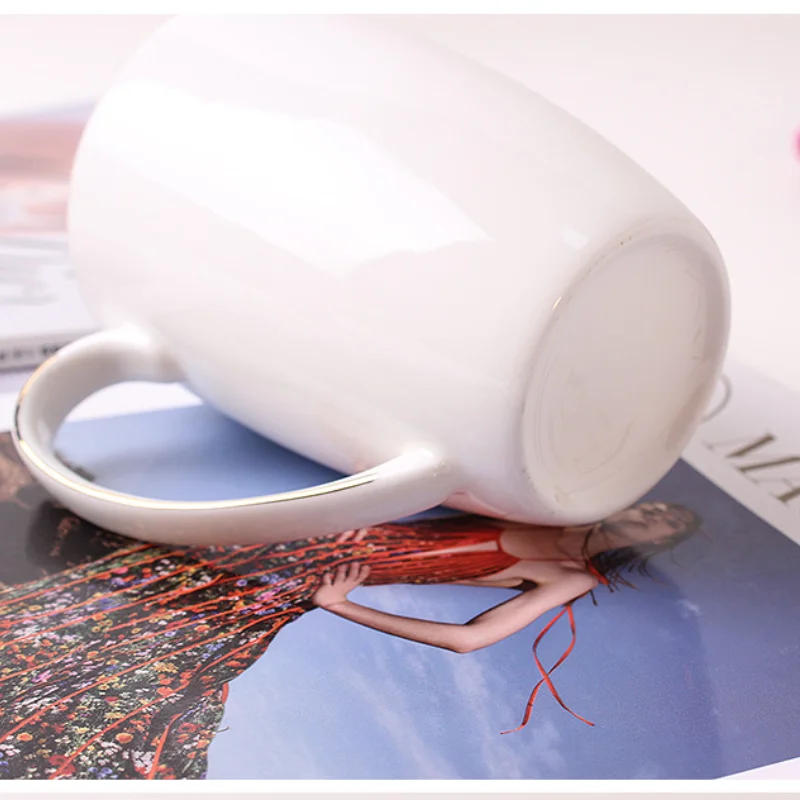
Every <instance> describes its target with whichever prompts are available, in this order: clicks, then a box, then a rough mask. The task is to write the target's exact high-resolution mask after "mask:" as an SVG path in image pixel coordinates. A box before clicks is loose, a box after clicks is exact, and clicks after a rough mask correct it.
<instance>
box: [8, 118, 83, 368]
mask: <svg viewBox="0 0 800 800" xmlns="http://www.w3.org/2000/svg"><path fill="white" fill-rule="evenodd" d="M89 111H90V108H89V107H88V106H86V107H84V106H80V107H76V108H67V109H57V110H52V111H45V112H42V113H39V114H29V115H24V116H17V117H9V118H5V119H0V370H3V369H22V368H26V367H33V366H36V365H37V364H39V363H40V362H41V361H43V360H44V359H45V358H46V357H47V356H48V355H50V354H51V353H52V352H54V351H55V350H57V349H58V348H59V347H61V346H62V345H64V344H66V343H67V342H69V341H71V340H72V339H74V338H76V337H78V336H80V335H82V334H84V333H88V332H90V331H91V330H93V329H94V327H95V323H94V321H93V319H92V318H91V316H90V315H89V313H88V312H87V310H86V308H85V307H84V305H83V302H82V301H81V299H80V295H79V293H78V288H77V284H76V281H75V279H74V275H73V272H72V270H71V269H70V268H69V265H68V259H67V236H66V208H67V194H68V180H69V175H70V170H71V167H72V159H73V157H74V154H75V150H76V148H77V146H78V141H79V139H80V135H81V132H82V130H83V127H84V124H85V122H86V120H87V118H88V115H89Z"/></svg>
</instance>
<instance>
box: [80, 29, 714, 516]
mask: <svg viewBox="0 0 800 800" xmlns="http://www.w3.org/2000/svg"><path fill="white" fill-rule="evenodd" d="M69 236H70V247H71V258H72V262H73V264H74V267H75V269H76V271H77V273H78V278H79V282H80V286H81V290H82V292H83V294H84V297H85V300H86V302H87V304H88V305H89V306H90V308H91V309H92V310H93V311H94V313H95V315H96V316H97V317H98V319H99V320H100V321H101V323H102V324H103V325H104V326H107V327H119V326H132V327H134V328H136V329H137V330H138V331H140V332H141V333H142V334H143V335H145V336H147V337H149V338H150V339H152V341H153V342H155V343H157V344H158V345H159V346H161V347H163V348H164V349H165V350H166V352H168V353H169V354H170V355H171V356H172V358H173V359H174V360H175V361H176V363H177V364H178V365H179V366H180V369H181V372H182V374H183V376H185V379H186V381H187V383H188V384H189V385H190V386H191V387H192V388H193V389H194V390H195V391H196V392H197V393H198V394H199V395H200V396H202V397H203V398H205V399H207V400H208V401H209V402H211V403H212V404H213V405H215V406H216V407H218V408H219V409H220V410H222V411H223V412H225V413H227V414H229V415H230V416H232V417H233V418H235V419H237V420H239V421H240V422H242V423H244V424H246V425H248V426H249V427H251V428H253V429H254V430H256V431H259V432H260V433H262V434H264V435H266V436H268V437H270V438H272V439H274V440H276V441H278V442H280V443H282V444H284V445H286V446H287V447H290V448H292V449H294V450H296V451H298V452H301V453H303V454H304V455H306V456H308V457H310V458H313V459H315V460H317V461H319V462H321V463H324V464H327V465H328V466H331V467H333V468H336V469H338V470H341V471H342V472H346V473H353V472H357V471H358V470H362V469H365V468H367V467H370V466H371V465H373V464H377V463H380V462H382V461H384V460H386V459H388V458H392V457H395V456H396V455H398V453H401V452H403V451H404V449H407V448H409V447H415V446H418V445H420V444H423V445H425V446H428V447H431V448H433V449H435V450H437V451H439V452H442V453H443V454H444V456H445V458H446V459H447V460H448V462H449V463H450V464H451V466H452V468H453V469H455V470H456V471H457V472H458V473H459V475H460V479H459V480H460V485H461V487H463V488H462V489H460V490H459V491H458V492H457V493H454V494H453V496H452V497H451V498H450V499H449V501H448V503H449V504H450V505H453V506H455V507H459V508H463V509H466V510H471V511H477V512H479V513H485V514H490V515H493V516H498V517H505V518H510V519H516V520H522V521H532V522H545V523H554V524H555V523H562V524H571V523H577V522H586V521H589V520H593V519H596V518H599V517H601V516H603V515H604V514H606V513H610V512H612V511H615V510H617V509H618V508H620V507H621V506H623V505H625V504H627V503H629V502H632V501H633V500H635V499H636V498H637V497H638V496H639V495H640V494H641V493H643V492H644V491H646V490H647V489H649V488H650V486H652V485H653V483H655V482H656V481H657V480H658V479H659V478H660V477H661V476H662V475H663V474H664V473H665V472H666V471H667V469H669V467H670V466H671V465H672V464H673V463H674V461H675V460H676V459H677V457H678V456H679V454H680V452H681V450H682V448H683V446H684V445H685V443H686V442H687V440H688V438H689V436H690V435H691V434H692V432H693V431H694V429H695V427H696V425H697V424H698V421H699V418H700V415H701V413H702V410H703V407H704V405H705V403H706V402H707V399H708V397H709V396H710V392H711V390H712V389H713V385H714V381H715V380H716V377H717V375H718V373H719V369H720V366H721V361H722V356H723V353H724V349H725V343H726V336H727V327H728V296H727V284H726V279H725V273H724V268H723V265H722V262H721V259H720V256H719V253H718V251H717V249H716V247H715V245H714V243H713V241H712V239H711V238H710V236H709V235H708V233H707V232H706V231H705V229H704V228H703V227H702V225H701V224H700V223H699V222H698V221H697V220H696V219H695V218H694V217H693V215H692V214H691V213H690V212H689V211H688V210H687V209H686V208H685V207H684V206H682V205H681V204H680V203H679V202H678V201H677V200H676V199H675V198H674V197H673V196H672V195H671V194H669V193H668V192H667V191H666V190H665V189H663V188H662V187H661V186H660V185H659V184H658V183H657V182H656V181H655V180H653V179H652V178H651V177H650V176H649V175H648V174H646V173H645V172H644V171H643V170H641V169H640V168H639V167H638V166H636V165H635V164H634V163H632V162H631V161H630V160H629V159H628V158H627V157H626V156H624V155H623V154H622V153H620V152H619V151H618V150H617V149H616V148H614V147H613V146H612V145H610V144H609V143H608V142H606V141H605V140H604V139H602V138H601V137H600V136H598V135H597V134H596V133H594V132H593V131H591V130H590V129H588V128H587V127H586V126H584V125H583V124H581V123H580V122H578V121H577V120H575V119H574V118H572V117H571V116H569V115H568V114H566V113H565V112H563V111H562V110H560V109H558V108H556V107H554V106H553V105H551V104H550V103H548V102H547V101H546V100H544V99H542V98H541V97H539V96H537V95H535V94H534V93H532V92H531V91H529V90H527V89H526V88H524V87H522V86H520V85H518V84H516V83H514V82H513V81H510V80H508V79H506V78H504V77H502V76H500V75H498V74H496V73H495V72H493V71H491V70H489V69H486V68H484V67H482V66H480V65H478V64H475V63H473V62H470V61H469V60H467V59H464V58H462V57H460V56H457V55H456V54H453V53H450V52H448V51H446V50H444V49H442V48H439V47H437V46H435V45H433V44H430V43H427V42H425V41H423V40H421V39H417V38H414V37H412V36H408V35H406V34H403V33H401V32H398V31H396V30H394V29H392V28H391V27H390V26H389V25H387V24H385V23H382V22H376V21H372V20H367V19H363V18H358V17H352V16H342V17H316V16H298V17H281V16H272V15H264V16H254V17H247V16H240V15H236V16H230V17H213V16H190V17H178V18H175V19H173V20H172V21H170V22H168V23H167V24H166V25H165V26H164V27H163V28H161V29H160V30H159V31H158V32H157V33H156V34H155V35H154V36H153V37H152V38H151V39H150V40H149V41H148V42H147V43H146V44H145V45H144V46H143V47H142V48H141V50H140V51H139V52H138V53H137V54H136V55H135V57H134V58H133V59H132V61H131V62H130V63H129V65H128V66H127V68H126V69H125V70H124V72H123V73H122V74H121V75H120V77H119V79H118V80H117V82H116V83H115V85H114V86H113V87H112V88H111V90H110V91H109V92H108V93H107V94H106V96H105V97H104V98H103V99H102V101H101V102H100V104H99V106H98V108H97V109H96V111H95V112H94V114H93V116H92V118H91V120H90V122H89V125H88V127H87V129H86V132H85V134H84V138H83V140H82V143H81V145H80V148H79V151H78V155H77V159H76V163H75V168H74V174H73V182H72V188H71V200H70V209H69Z"/></svg>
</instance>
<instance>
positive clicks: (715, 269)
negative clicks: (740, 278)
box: [522, 230, 729, 524]
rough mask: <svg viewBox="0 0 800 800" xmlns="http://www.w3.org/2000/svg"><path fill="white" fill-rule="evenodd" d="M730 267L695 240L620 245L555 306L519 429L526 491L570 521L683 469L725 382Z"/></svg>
mask: <svg viewBox="0 0 800 800" xmlns="http://www.w3.org/2000/svg"><path fill="white" fill-rule="evenodd" d="M728 314H729V311H728V295H727V282H726V279H725V273H724V269H723V267H722V264H721V261H720V260H719V259H718V258H716V257H715V256H714V255H713V253H712V251H711V250H710V248H709V247H708V245H707V244H702V243H700V242H699V241H698V238H697V236H696V235H693V233H692V232H688V233H684V232H682V231H680V230H677V231H676V230H672V231H669V230H666V231H665V230H660V231H649V232H647V233H640V234H639V235H632V236H629V237H627V238H625V239H620V241H619V243H618V246H615V248H614V250H613V251H612V252H611V253H609V254H607V255H606V256H605V257H603V258H601V259H599V260H598V261H597V262H595V263H594V264H592V265H591V266H590V267H589V268H588V269H587V270H586V271H585V272H584V273H583V274H582V275H581V276H580V278H579V279H578V280H577V281H576V282H575V283H574V284H573V286H572V287H571V289H570V290H569V291H568V292H565V293H564V295H562V296H561V297H560V298H559V299H558V301H557V302H556V304H555V306H554V310H553V313H552V316H551V319H550V321H549V323H548V326H547V329H546V331H545V335H544V336H543V338H542V339H541V341H540V344H539V346H538V348H537V352H536V356H535V359H534V362H533V364H534V368H533V371H532V375H531V379H530V382H529V384H528V391H527V395H526V399H525V410H524V413H523V421H522V448H523V458H524V463H525V471H526V474H527V478H528V481H529V486H532V487H535V492H536V495H537V499H538V501H539V502H540V503H541V504H542V505H543V506H544V507H546V508H547V509H548V511H549V513H550V514H551V515H552V516H553V517H554V519H556V518H557V520H558V521H559V522H561V523H572V524H578V523H585V522H591V521H594V520H596V519H599V518H600V517H602V516H605V515H607V514H611V513H614V512H615V511H618V510H620V509H621V508H623V507H624V506H626V505H629V504H630V503H633V502H635V501H636V500H637V499H638V498H639V497H640V496H641V495H642V494H644V493H645V492H647V491H648V490H649V489H650V488H652V486H653V485H654V484H655V483H656V482H657V481H658V480H660V479H661V478H662V477H663V476H664V474H666V472H667V471H668V470H669V469H670V468H671V467H672V466H673V465H674V463H675V462H676V461H677V459H678V458H679V457H680V454H681V452H682V450H683V448H684V447H685V446H686V444H687V443H688V441H689V439H690V438H691V436H692V434H693V433H694V431H695V429H696V427H697V425H698V424H699V421H700V418H701V416H702V414H703V411H704V410H705V407H706V405H707V403H708V401H709V399H710V396H711V393H712V392H713V389H714V385H715V383H716V380H717V378H718V375H719V370H720V367H721V362H722V358H723V355H724V351H725V346H726V342H727V331H728Z"/></svg>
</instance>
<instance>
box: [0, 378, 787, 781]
mask: <svg viewBox="0 0 800 800" xmlns="http://www.w3.org/2000/svg"><path fill="white" fill-rule="evenodd" d="M795 403H796V398H794V397H792V395H791V394H789V393H787V392H786V391H784V390H783V389H781V387H779V386H774V385H772V384H771V383H770V382H769V381H766V380H765V379H763V378H761V377H759V376H756V375H754V374H752V373H750V372H748V371H747V370H745V369H743V368H740V367H737V366H731V367H730V369H729V370H728V371H727V374H726V376H725V379H724V380H723V381H722V382H721V383H720V385H719V388H718V392H717V394H716V396H715V397H714V399H713V401H712V403H711V406H710V407H709V409H708V414H707V418H706V421H705V422H704V423H703V425H702V426H701V428H700V430H699V431H698V434H697V436H696V437H695V439H694V440H693V442H692V444H691V445H690V447H689V448H688V449H687V451H686V456H685V458H684V459H683V460H681V461H680V462H679V463H678V464H677V465H676V466H675V467H674V468H673V469H672V470H671V471H670V473H669V474H668V475H667V476H666V477H665V478H664V479H663V480H662V481H661V482H660V483H659V484H658V485H657V486H656V487H655V488H654V489H653V490H652V491H651V492H649V493H648V494H647V495H646V496H645V497H644V498H642V500H641V502H639V503H637V504H636V505H635V506H634V507H632V508H631V509H626V510H624V511H623V512H620V514H618V515H615V516H613V517H611V518H609V519H608V520H605V521H603V522H601V523H600V524H598V525H596V526H585V527H583V528H575V529H568V530H556V529H538V528H535V527H534V526H517V525H512V524H505V523H499V522H497V521H492V520H486V519H483V518H479V517H474V516H469V515H465V514H461V513H456V512H450V511H447V510H445V509H437V510H435V511H434V512H430V513H428V514H425V515H420V516H419V517H415V518H412V519H409V520H402V521H399V522H396V523H392V524H388V525H382V526H378V527H376V528H371V529H365V530H359V531H346V532H343V533H342V534H337V535H334V536H326V537H319V538H316V539H310V540H305V541H297V542H290V543H285V544H279V545H272V546H263V547H258V546H256V547H251V546H247V547H228V548H202V549H194V550H192V549H185V548H177V547H168V546H154V545H148V544H146V543H143V542H138V541H132V540H128V539H124V538H122V537H120V536H117V535H114V534H111V533H108V532H105V531H102V530H99V529H97V528H96V527H94V526H93V525H91V524H89V523H87V522H84V521H81V520H79V519H77V518H76V517H75V516H73V515H72V514H70V513H69V512H67V511H66V510H65V509H63V508H61V507H59V506H58V505H56V504H54V503H53V502H51V501H50V500H48V498H47V497H46V495H45V493H44V492H43V491H42V490H41V489H40V488H39V487H38V486H37V485H36V484H34V483H32V481H31V479H30V476H29V475H28V473H27V472H26V471H25V470H24V468H23V467H22V466H21V465H20V463H19V461H18V460H17V459H16V455H15V453H14V451H13V447H12V445H11V443H10V440H9V437H8V436H7V435H2V438H0V525H1V526H2V529H3V535H2V537H0V548H1V550H0V582H2V584H3V586H4V588H3V590H2V591H0V683H2V691H1V692H0V776H2V777H4V778H28V779H35V778H49V779H75V778H89V779H91V778H96V779H121V778H135V779H186V778H194V779H201V778H205V779H211V780H214V779H364V778H369V779H501V780H511V779H627V778H638V779H692V778H693V779H711V778H720V777H727V776H736V775H741V774H742V773H748V772H749V771H752V770H757V769H759V768H764V767H766V766H768V765H775V764H780V763H785V762H788V761H789V760H791V759H795V758H797V757H799V756H800V641H798V638H799V637H798V634H797V618H798V615H799V614H800V580H798V576H799V575H800V547H798V544H800V428H798V427H797V425H796V424H795V422H794V419H793V417H794V415H793V414H792V410H793V406H794V404H795ZM58 447H59V453H60V456H61V457H62V458H63V459H64V460H65V461H67V462H69V463H70V464H72V465H73V466H74V467H75V468H76V469H79V470H81V471H82V473H83V474H85V475H87V476H89V477H90V478H91V479H93V480H96V481H97V482H99V483H101V484H103V485H106V486H109V487H112V488H115V489H119V490H124V491H127V492H131V493H135V494H144V495H149V496H155V497H159V498H165V499H175V498H182V499H221V498H231V497H243V496H247V495H251V494H261V493H264V492H271V491H281V490H288V489H295V488H300V487H303V486H308V485H311V484H313V483H317V482H319V481H322V480H325V479H329V478H331V477H333V474H332V473H331V472H330V471H329V470H327V469H325V468H323V467H322V466H320V465H318V464H315V463H312V462H309V461H307V460H305V459H303V458H301V457H300V456H298V455H296V454H293V453H291V452H289V451H287V450H284V449H283V448H281V447H279V446H277V445H275V444H274V443H272V442H270V441H267V440H265V439H263V438H261V437H259V436H257V435H256V434H254V433H251V432H250V431H248V430H246V429H245V428H242V427H241V426H239V425H237V424H236V423H234V422H232V421H230V420H229V419H227V418H225V417H224V416H222V415H220V414H218V413H216V412H215V411H214V410H213V409H211V408H209V407H207V406H205V405H193V406H190V407H184V408H175V409H168V410H159V411H153V412H149V413H139V414H131V415H125V416H117V417H107V418H102V419H92V420H86V421H81V422H74V423H69V424H68V425H66V426H65V428H64V429H63V431H62V432H61V434H60V436H59V441H58ZM164 524H165V525H169V518H168V516H165V518H164ZM471 620H472V622H470V621H471ZM465 623H469V624H465Z"/></svg>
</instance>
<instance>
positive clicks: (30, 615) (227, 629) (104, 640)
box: [0, 517, 517, 778]
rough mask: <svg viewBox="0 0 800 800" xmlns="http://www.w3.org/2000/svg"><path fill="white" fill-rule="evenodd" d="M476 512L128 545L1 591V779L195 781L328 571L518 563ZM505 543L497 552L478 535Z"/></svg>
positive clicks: (403, 576) (454, 569) (414, 579)
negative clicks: (266, 542) (225, 720)
mask: <svg viewBox="0 0 800 800" xmlns="http://www.w3.org/2000/svg"><path fill="white" fill-rule="evenodd" d="M499 535H500V529H499V528H498V527H496V526H494V525H492V524H490V523H488V522H486V521H485V520H482V519H479V518H476V517H464V518H458V519H453V520H437V521H431V522H424V523H416V524H413V525H412V524H409V525H384V526H380V527H377V528H373V529H370V530H369V531H368V532H367V533H366V535H365V537H364V538H363V540H362V541H355V540H354V538H355V537H353V538H351V540H350V541H344V542H340V541H338V539H339V537H337V536H329V537H322V538H318V539H313V540H306V541H296V542H289V543H285V544H278V545H273V546H269V547H264V546H252V547H242V548H203V549H182V548H168V547H154V546H150V545H144V544H139V543H136V544H134V543H126V545H127V546H126V547H125V548H123V549H120V550H118V551H116V552H113V553H111V554H110V555H108V556H106V557H104V558H101V559H98V560H95V561H93V562H91V563H88V564H84V565H82V566H79V567H77V568H74V569H70V570H67V571H65V572H61V573H58V574H55V575H50V576H48V577H46V578H42V579H40V580H35V581H31V582H29V583H26V584H22V585H20V586H16V587H13V588H10V589H6V590H5V591H3V592H0V693H2V695H0V696H1V697H2V700H1V701H0V777H6V778H109V777H117V778H202V777H203V776H204V775H205V771H206V753H207V749H208V746H209V745H210V743H211V740H212V739H213V737H214V735H215V733H216V731H217V729H218V727H219V723H220V721H221V718H222V713H223V711H224V702H225V697H226V695H227V685H228V683H229V682H230V681H231V680H233V679H234V678H236V677H237V676H238V675H240V674H241V673H242V672H243V671H244V670H246V669H247V668H248V667H249V666H251V665H252V664H253V663H254V662H255V661H256V660H257V659H258V658H259V657H260V656H261V655H262V654H263V653H264V652H265V651H266V649H267V647H268V645H269V643H270V642H271V641H272V639H273V638H274V637H275V636H276V635H277V633H278V631H280V630H281V628H283V626H284V625H286V624H288V623H290V622H292V621H293V620H294V619H297V618H298V616H300V615H301V614H303V613H305V612H307V611H310V610H312V609H314V608H315V606H314V604H313V602H312V596H313V593H314V591H315V590H316V588H317V586H318V585H319V581H320V578H321V577H322V575H323V574H325V572H327V571H329V570H331V569H332V568H334V567H336V566H338V565H339V564H343V563H352V562H354V561H359V562H364V563H368V564H369V565H370V567H371V574H370V577H369V580H368V583H371V584H387V583H449V582H455V581H460V580H473V579H475V578H483V577H487V576H490V575H492V574H495V573H497V572H500V571H501V570H503V569H506V568H507V567H509V566H511V565H513V564H514V563H516V562H517V559H515V558H513V557H512V556H509V555H507V554H506V553H504V552H502V550H501V549H500V548H499ZM488 542H494V543H496V544H497V547H496V548H493V549H489V550H476V551H471V550H470V548H471V547H473V546H477V547H480V546H481V545H483V546H486V544H487V543H488Z"/></svg>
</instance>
